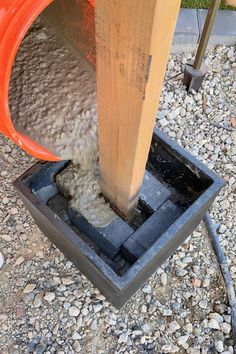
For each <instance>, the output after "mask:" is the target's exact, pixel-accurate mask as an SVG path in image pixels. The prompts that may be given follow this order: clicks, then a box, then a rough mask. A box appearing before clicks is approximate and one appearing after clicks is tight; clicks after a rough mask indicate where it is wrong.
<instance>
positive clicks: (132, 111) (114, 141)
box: [95, 0, 180, 215]
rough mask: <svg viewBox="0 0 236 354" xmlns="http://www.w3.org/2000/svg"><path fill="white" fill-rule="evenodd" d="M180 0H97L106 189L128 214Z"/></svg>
mask: <svg viewBox="0 0 236 354" xmlns="http://www.w3.org/2000/svg"><path fill="white" fill-rule="evenodd" d="M179 7H180V0H171V1H166V0H129V1H128V0H119V1H118V0H97V1H96V8H95V16H96V19H95V32H96V53H97V92H98V115H99V160H100V169H101V187H102V191H103V194H104V195H105V196H106V197H107V198H108V199H109V200H110V201H111V202H112V203H113V204H114V205H115V206H116V207H117V208H118V209H119V210H120V211H121V212H122V213H123V214H125V215H127V214H128V213H129V212H130V211H131V210H132V208H133V207H134V206H135V205H136V203H137V201H138V195H139V191H140V186H141V184H142V180H143V176H144V171H145V165H146V161H147V157H148V152H149V148H150V143H151V138H152V132H153V127H154V121H155V117H156V114H157V108H158V102H159V97H160V93H161V89H162V85H163V79H164V74H165V71H166V64H167V59H168V54H169V51H170V47H171V43H172V37H173V33H174V29H175V25H176V20H177V16H178V12H179Z"/></svg>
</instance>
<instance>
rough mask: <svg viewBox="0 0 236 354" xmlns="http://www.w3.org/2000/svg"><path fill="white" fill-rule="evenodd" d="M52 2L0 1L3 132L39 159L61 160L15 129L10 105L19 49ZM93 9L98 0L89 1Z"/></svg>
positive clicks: (0, 129) (0, 120)
mask: <svg viewBox="0 0 236 354" xmlns="http://www.w3.org/2000/svg"><path fill="white" fill-rule="evenodd" d="M52 2H53V0H0V132H1V133H2V134H4V135H5V136H7V137H8V138H10V139H12V140H13V141H14V142H15V143H16V144H17V145H19V146H20V147H21V148H22V149H23V150H25V151H26V152H28V153H29V154H30V155H32V156H34V157H36V158H37V159H41V160H47V161H58V160H59V158H58V157H57V156H55V155H54V154H52V153H51V152H50V151H48V150H47V149H45V148H44V147H42V146H40V145H39V144H37V143H36V142H34V141H33V140H31V139H30V138H28V137H26V136H24V135H23V134H21V133H19V132H18V131H17V130H16V129H15V128H14V126H13V123H12V119H11V114H10V110H9V105H8V90H9V82H10V76H11V70H12V66H13V63H14V59H15V56H16V53H17V50H18V48H19V46H20V44H21V42H22V40H23V38H24V36H25V34H26V32H27V31H28V29H29V27H30V26H31V25H32V23H33V22H34V20H35V19H36V17H37V16H38V15H39V14H40V13H41V12H42V11H43V10H44V9H45V8H46V7H47V6H48V5H49V4H50V3H52ZM89 2H90V3H91V5H93V6H94V4H95V0H89Z"/></svg>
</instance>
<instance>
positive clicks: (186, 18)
mask: <svg viewBox="0 0 236 354" xmlns="http://www.w3.org/2000/svg"><path fill="white" fill-rule="evenodd" d="M198 38H199V27H198V18H197V11H196V10H195V9H180V13H179V17H178V20H177V24H176V28H175V34H174V39H173V43H174V44H175V43H192V44H194V43H197V41H198Z"/></svg>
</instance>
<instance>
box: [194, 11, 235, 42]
mask: <svg viewBox="0 0 236 354" xmlns="http://www.w3.org/2000/svg"><path fill="white" fill-rule="evenodd" d="M197 11H198V20H199V28H200V33H201V32H202V30H203V27H204V23H205V19H206V15H207V10H203V9H202V10H197ZM235 43H236V11H230V10H219V11H218V13H217V16H216V19H215V23H214V25H213V28H212V33H211V36H210V40H209V44H211V45H215V44H224V45H229V44H235Z"/></svg>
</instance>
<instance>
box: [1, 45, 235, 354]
mask: <svg viewBox="0 0 236 354" xmlns="http://www.w3.org/2000/svg"><path fill="white" fill-rule="evenodd" d="M190 58H191V55H190V54H189V55H182V54H178V55H174V56H173V57H171V58H170V60H169V64H168V71H167V74H166V80H165V86H164V88H163V93H162V99H161V104H160V109H159V113H158V119H157V124H158V126H159V127H161V128H162V130H163V131H164V132H166V133H167V134H168V135H169V136H171V137H172V138H174V139H175V140H177V142H178V143H179V144H181V145H182V146H184V147H185V148H187V149H188V150H190V151H191V152H192V153H193V154H194V155H195V156H197V157H198V158H199V159H201V160H202V161H204V162H205V163H206V164H207V165H208V166H209V167H210V168H213V169H214V170H215V171H216V172H217V173H219V174H220V175H221V176H222V177H223V178H224V180H225V182H226V185H225V187H224V189H223V190H222V192H221V193H220V195H219V196H218V197H217V199H216V201H215V202H214V204H213V207H212V215H213V217H214V220H215V221H216V223H219V224H220V225H221V226H220V228H219V234H220V239H221V241H222V245H223V246H224V250H225V252H226V255H227V257H228V260H229V263H230V269H231V274H232V276H233V278H234V279H236V256H235V254H236V253H235V251H236V242H235V213H236V200H235V162H236V128H235V126H236V121H235V112H234V107H233V104H235V91H236V83H235V81H234V80H235V79H234V78H235V70H236V63H235V52H234V48H233V47H229V48H227V47H217V48H215V49H214V50H212V51H211V52H210V53H209V56H208V58H209V61H210V68H209V73H208V75H207V78H206V80H205V82H204V85H203V89H202V90H201V91H200V92H199V93H198V94H196V93H191V94H189V95H187V94H186V91H185V89H184V87H183V86H182V83H181V79H182V78H181V76H176V75H177V74H178V73H180V72H181V68H182V65H183V64H184V63H185V62H186V60H188V59H190ZM174 76H175V78H173V77H174ZM0 162H1V171H0V185H1V190H0V250H1V253H0V268H1V271H0V289H1V293H0V299H1V301H0V352H1V353H4V354H5V353H11V354H12V353H33V352H34V353H37V354H40V353H47V354H51V353H57V354H63V353H91V354H93V353H94V354H102V353H104V354H106V353H114V354H115V353H117V354H118V353H125V354H132V353H143V354H144V353H145V354H146V353H190V354H200V353H202V354H203V353H205V354H206V353H224V354H230V353H233V348H232V336H231V325H230V309H229V307H228V303H227V297H226V295H225V289H224V283H223V281H222V277H221V274H220V271H219V267H218V265H217V261H216V258H215V255H214V253H213V251H212V248H211V245H210V243H209V240H208V236H207V232H206V229H205V226H204V225H203V223H201V224H200V225H199V227H198V228H197V230H196V231H194V233H193V234H192V235H191V237H190V238H189V239H188V240H187V241H186V242H185V243H184V244H183V245H182V246H181V247H180V248H179V249H178V250H177V251H176V252H175V253H174V255H173V256H172V257H170V258H169V259H168V261H167V262H165V264H163V265H162V267H161V268H160V269H158V270H157V272H156V273H155V274H154V275H153V276H152V277H151V278H150V280H149V281H148V283H146V284H145V285H144V286H143V288H142V289H141V290H140V291H139V292H137V294H136V295H135V296H134V297H133V298H132V299H131V300H130V301H129V302H128V303H127V304H126V305H125V307H124V308H123V309H122V310H120V311H119V312H118V311H117V310H116V309H115V308H114V307H113V306H112V305H110V304H109V302H108V301H106V300H105V299H104V297H103V296H102V295H101V294H100V293H99V292H98V291H97V290H96V289H95V288H94V287H93V286H92V285H91V283H90V282H89V281H88V280H87V279H86V278H85V277H84V276H83V275H82V274H81V273H80V272H79V271H78V270H77V269H76V268H75V267H74V266H73V265H72V263H70V262H69V261H68V260H67V259H65V257H64V256H63V254H62V253H61V252H60V251H59V250H57V249H56V248H55V247H54V246H53V245H52V244H51V243H50V242H49V241H48V240H47V239H46V237H44V236H43V235H42V233H41V232H40V231H39V230H38V228H37V227H36V226H35V224H34V222H33V220H32V218H31V217H30V215H29V213H28V212H27V210H25V208H24V207H23V204H22V202H21V200H20V199H19V198H18V197H17V196H16V193H15V191H14V189H13V187H12V185H11V181H12V180H14V179H15V178H16V177H17V176H19V175H20V174H22V173H23V172H24V171H25V170H26V169H27V168H28V167H30V166H31V165H32V164H33V162H34V160H33V159H32V158H31V157H29V156H27V155H26V154H25V153H24V152H22V151H20V149H19V148H17V147H16V146H14V145H13V144H12V143H11V142H9V141H8V140H7V139H5V138H4V137H2V136H0Z"/></svg>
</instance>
